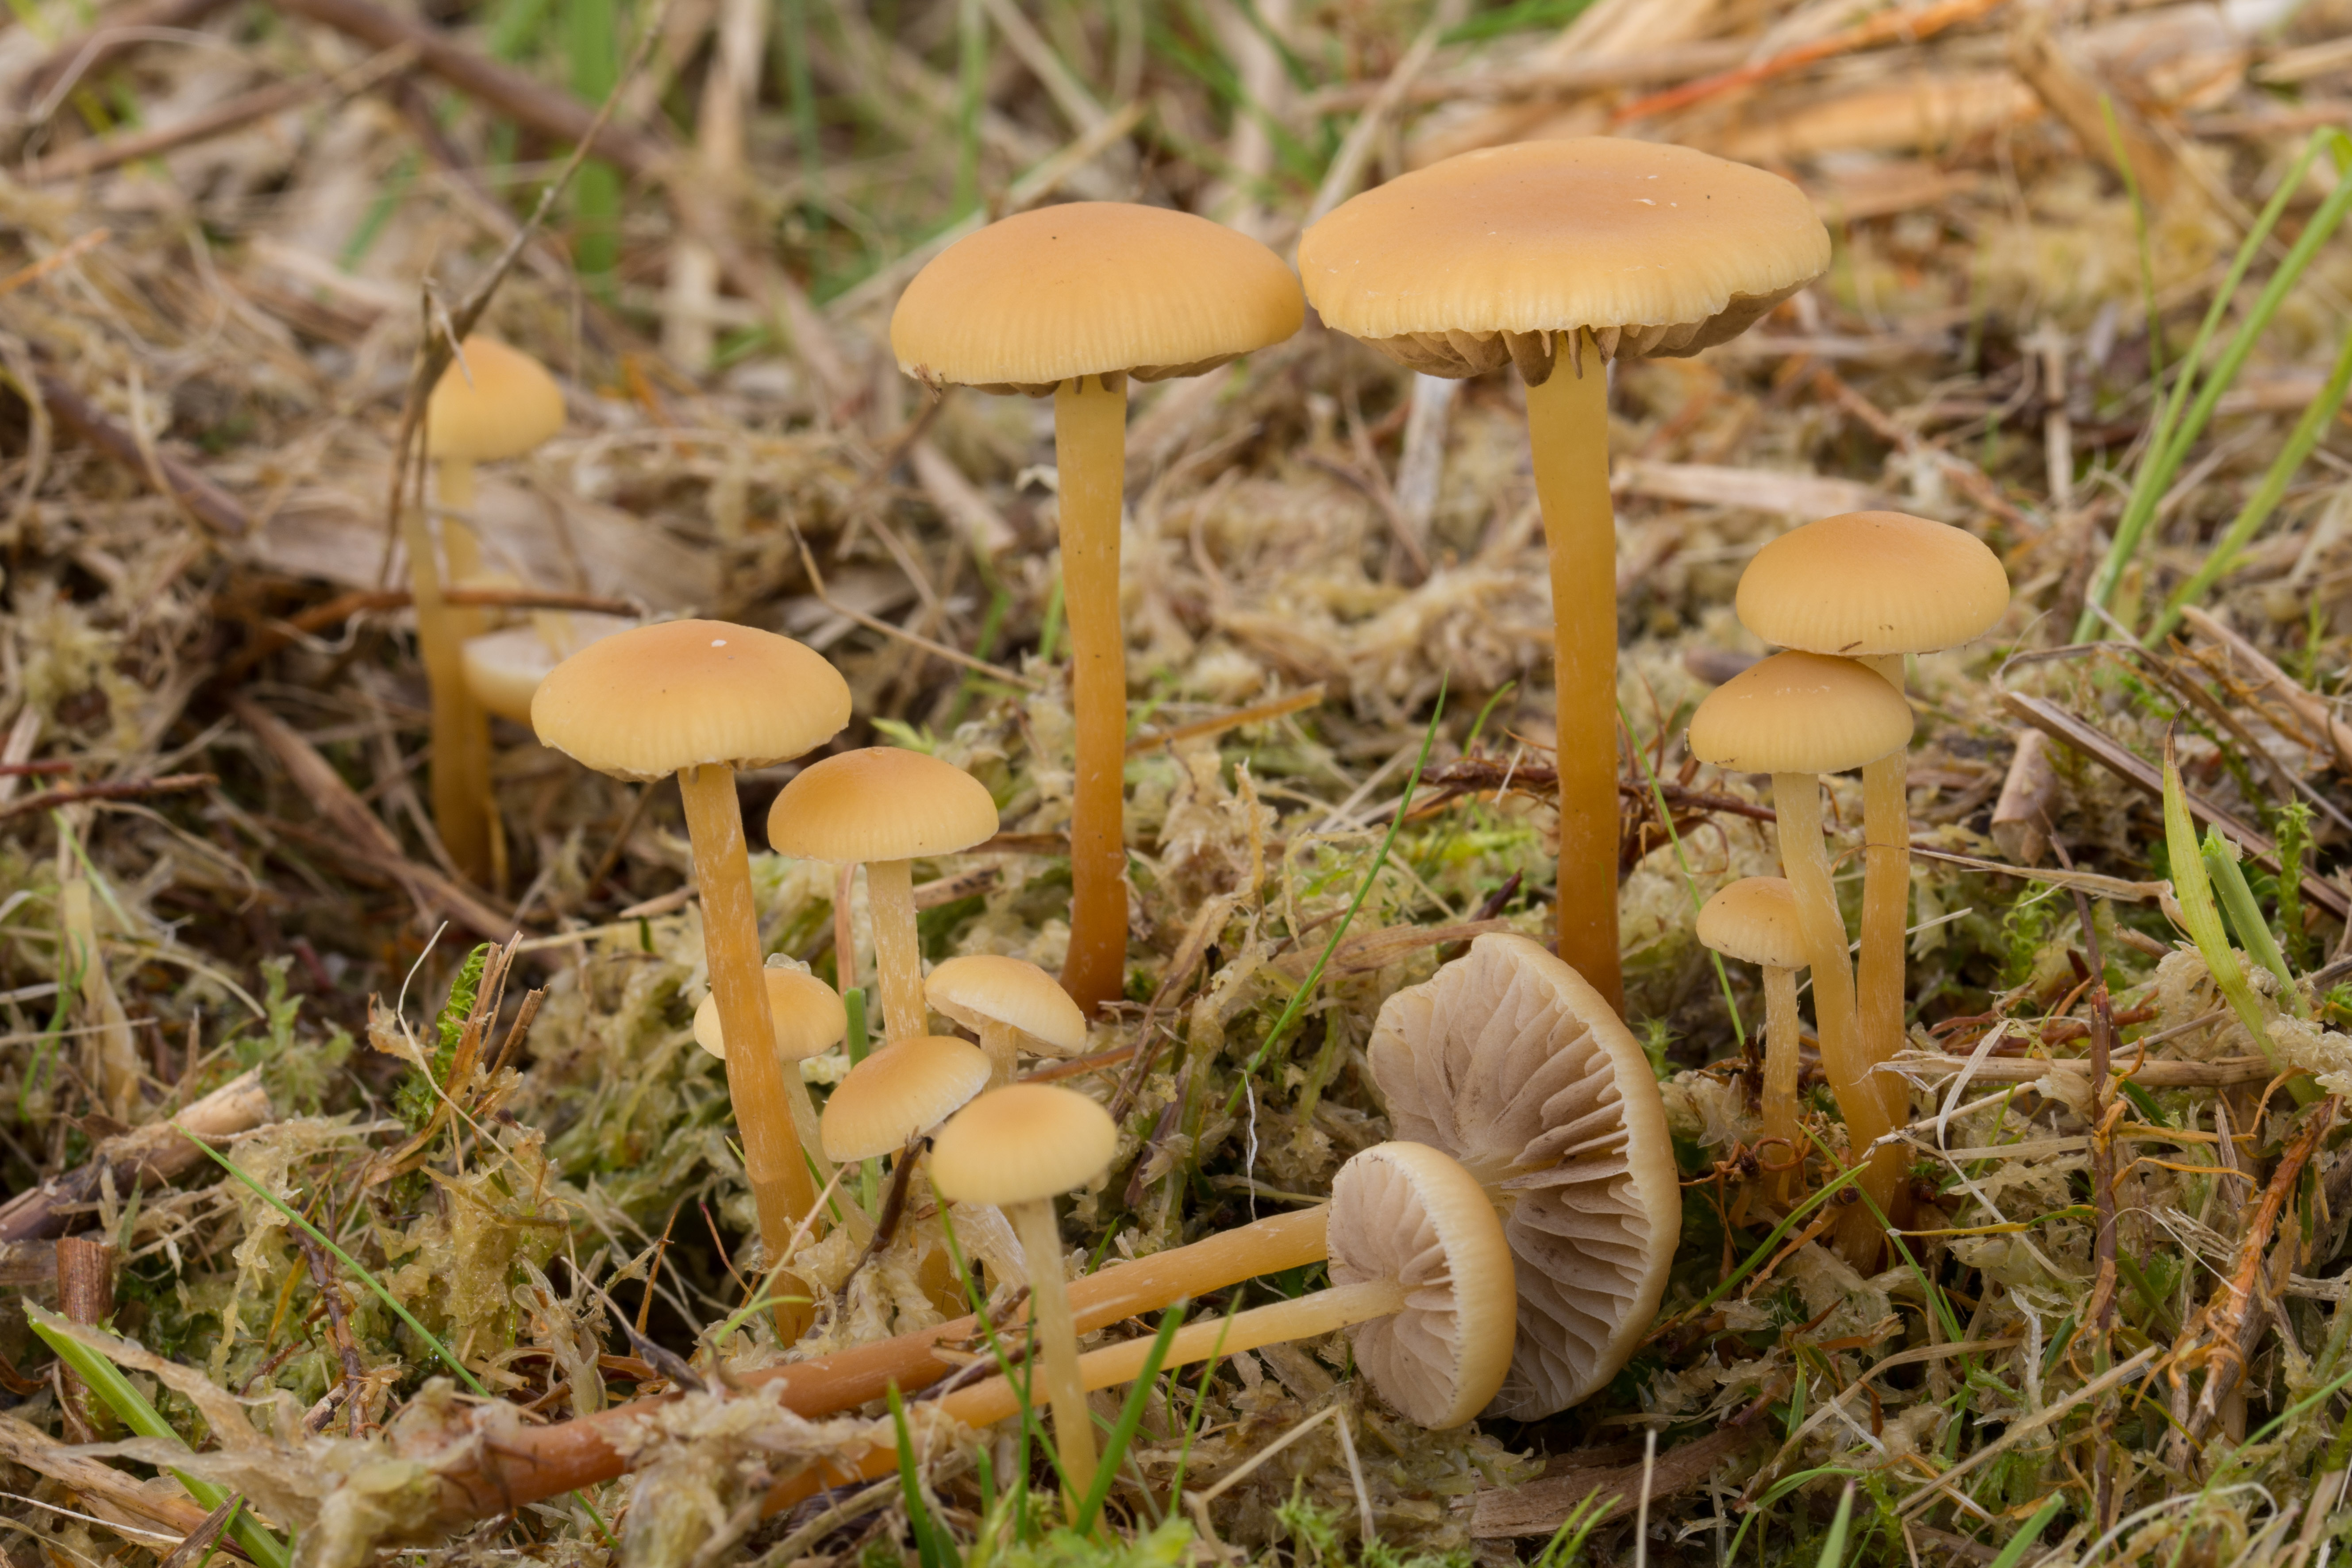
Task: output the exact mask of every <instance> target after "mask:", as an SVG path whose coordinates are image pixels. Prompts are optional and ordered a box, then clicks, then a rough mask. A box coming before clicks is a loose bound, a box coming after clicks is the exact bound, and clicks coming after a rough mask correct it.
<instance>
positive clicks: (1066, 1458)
mask: <svg viewBox="0 0 2352 1568" xmlns="http://www.w3.org/2000/svg"><path fill="white" fill-rule="evenodd" d="M1004 1217H1005V1218H1006V1219H1009V1220H1011V1221H1012V1222H1013V1234H1014V1235H1015V1236H1018V1237H1020V1238H1021V1251H1022V1255H1023V1258H1024V1261H1025V1262H1026V1263H1027V1264H1028V1266H1029V1300H1030V1303H1031V1306H1030V1311H1031V1313H1032V1314H1033V1316H1034V1318H1035V1320H1036V1323H1037V1359H1038V1361H1039V1362H1040V1363H1043V1368H1044V1373H1045V1394H1046V1397H1047V1398H1048V1399H1049V1400H1051V1401H1052V1402H1053V1406H1054V1446H1055V1448H1057V1449H1058V1450H1060V1452H1061V1456H1062V1486H1063V1488H1064V1490H1063V1494H1062V1500H1063V1502H1064V1503H1065V1504H1066V1506H1067V1507H1068V1509H1069V1510H1070V1512H1071V1515H1072V1517H1074V1518H1075V1517H1076V1513H1077V1508H1078V1500H1079V1499H1081V1498H1083V1497H1085V1496H1086V1495H1087V1492H1088V1491H1089V1490H1090V1489H1092V1488H1093V1487H1094V1484H1095V1418H1094V1415H1093V1413H1092V1412H1090V1411H1089V1410H1088V1409H1087V1385H1086V1384H1084V1383H1082V1382H1080V1381H1079V1373H1078V1331H1077V1327H1076V1324H1075V1323H1074V1322H1073V1321H1072V1320H1071V1317H1070V1296H1069V1282H1068V1280H1066V1279H1065V1278H1064V1277H1063V1274H1062V1227H1061V1226H1059V1225H1057V1224H1055V1221H1054V1200H1053V1199H1051V1198H1040V1199H1038V1200H1036V1201H1035V1202H1034V1203H1025V1204H1012V1205H1007V1206H1006V1208H1005V1210H1004ZM1033 1384H1034V1380H1033Z"/></svg>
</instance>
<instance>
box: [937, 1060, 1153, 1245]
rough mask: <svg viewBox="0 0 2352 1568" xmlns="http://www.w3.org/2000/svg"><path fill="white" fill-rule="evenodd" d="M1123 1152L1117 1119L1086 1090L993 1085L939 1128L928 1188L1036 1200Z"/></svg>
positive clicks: (990, 1200) (1003, 1200) (974, 1197)
mask: <svg viewBox="0 0 2352 1568" xmlns="http://www.w3.org/2000/svg"><path fill="white" fill-rule="evenodd" d="M974 1054H975V1055H976V1054H978V1053H974ZM1117 1152H1118V1124H1117V1123H1115V1122H1114V1121H1111V1119H1110V1112H1109V1111H1108V1110H1104V1109H1103V1108H1102V1107H1101V1106H1099V1105H1097V1104H1096V1103H1095V1102H1094V1101H1093V1100H1088V1099H1087V1097H1086V1096H1085V1095H1083V1094H1080V1093H1078V1092H1077V1090H1076V1089H1064V1088H1062V1087H1061V1086H1060V1085H1058V1084H1051V1083H1012V1084H1007V1085H1005V1086H1004V1087H1003V1089H990V1090H989V1091H988V1092H987V1093H986V1094H983V1095H982V1096H981V1097H980V1098H979V1099H977V1100H973V1101H972V1102H971V1104H970V1105H967V1106H965V1107H964V1108H963V1110H961V1112H959V1113H958V1114H957V1115H956V1117H955V1119H954V1120H953V1121H950V1122H949V1123H948V1124H947V1125H946V1126H945V1127H942V1128H940V1135H939V1137H938V1138H937V1139H935V1140H934V1141H933V1142H932V1143H931V1185H933V1186H934V1187H937V1188H938V1189H939V1193H940V1196H941V1197H943V1198H946V1199H947V1200H949V1201H950V1203H959V1204H993V1205H996V1206H997V1207H999V1208H1003V1207H1004V1206H1005V1205H1008V1204H1026V1203H1034V1202H1036V1201H1037V1200H1038V1199H1040V1198H1052V1197H1058V1196H1060V1195H1061V1194H1064V1193H1066V1192H1069V1191H1070V1190H1071V1189H1073V1188H1076V1187H1083V1186H1085V1185H1086V1184H1087V1183H1088V1182H1091V1181H1093V1180H1094V1179H1095V1178H1096V1177H1097V1176H1099V1175H1101V1174H1102V1173H1103V1172H1105V1171H1106V1170H1108V1169H1109V1168H1110V1157H1111V1156H1112V1155H1113V1154H1115V1153H1117Z"/></svg>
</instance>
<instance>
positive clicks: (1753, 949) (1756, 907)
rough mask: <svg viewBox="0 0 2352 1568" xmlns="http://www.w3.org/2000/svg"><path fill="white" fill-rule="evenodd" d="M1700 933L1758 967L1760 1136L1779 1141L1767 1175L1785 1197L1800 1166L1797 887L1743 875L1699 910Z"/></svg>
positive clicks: (1794, 1187) (1801, 955)
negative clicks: (1775, 1167)
mask: <svg viewBox="0 0 2352 1568" xmlns="http://www.w3.org/2000/svg"><path fill="white" fill-rule="evenodd" d="M1698 939H1699V941H1701V942H1705V943H1706V945H1707V946H1708V947H1711V948H1713V949H1714V950H1715V951H1716V952H1719V953H1721V954H1723V955H1724V956H1725V957H1726V958H1734V959H1738V961H1739V962H1740V963H1752V964H1755V965H1756V966H1757V967H1759V968H1760V969H1761V970H1763V971H1764V1097H1763V1100H1764V1103H1763V1113H1764V1114H1763V1121H1764V1138H1763V1142H1766V1143H1778V1144H1779V1145H1780V1149H1779V1150H1778V1152H1777V1157H1776V1159H1775V1161H1774V1163H1785V1164H1786V1166H1787V1168H1786V1169H1784V1170H1782V1171H1780V1173H1777V1174H1776V1175H1775V1176H1774V1177H1773V1180H1772V1191H1773V1195H1774V1196H1776V1197H1777V1198H1779V1199H1780V1202H1782V1203H1784V1204H1785V1203H1787V1202H1789V1201H1790V1198H1791V1197H1792V1196H1794V1195H1795V1194H1796V1192H1797V1191H1798V1190H1799V1186H1800V1177H1801V1168H1800V1164H1799V1162H1798V1159H1797V1152H1798V1148H1799V1145H1798V1142H1797V1068H1798V1052H1799V1044H1798V1034H1799V1031H1800V1027H1801V1026H1800V1025H1799V1023H1798V1019H1797V971H1799V970H1800V969H1802V968H1804V967H1805V932H1804V926H1803V923H1802V922H1801V921H1799V920H1798V918H1797V900H1796V895H1794V894H1793V893H1791V892H1790V890H1789V883H1788V879H1786V878H1782V877H1742V878H1741V879H1739V880H1738V881H1737V882H1733V883H1731V884H1730V885H1729V886H1727V887H1725V888H1722V889H1717V892H1716V895H1715V897H1713V898H1711V899H1709V900H1707V901H1706V907H1705V908H1703V909H1701V910H1699V912H1698Z"/></svg>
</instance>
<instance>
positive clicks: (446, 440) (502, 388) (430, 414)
mask: <svg viewBox="0 0 2352 1568" xmlns="http://www.w3.org/2000/svg"><path fill="white" fill-rule="evenodd" d="M562 428H563V392H562V388H560V387H558V386H557V385H556V384H555V379H554V378H553V377H552V376H551V375H549V374H547V372H546V371H545V370H544V369H542V368H541V365H540V363H539V362H538V361H537V360H535V359H532V358H531V357H530V355H529V354H526V353H520V352H518V351H516V350H514V349H510V348H509V347H507V345H506V344H504V343H502V342H499V341H498V340H497V339H495V338H486V337H479V336H476V337H470V338H467V340H466V342H465V344H464V346H463V348H462V349H461V350H460V351H459V353H458V355H457V358H456V359H455V360H453V361H451V362H450V364H449V368H448V369H447V370H446V371H444V372H442V374H441V379H440V380H439V381H438V382H436V383H435V384H434V387H433V395H432V396H431V397H430V398H428V399H427V400H426V402H425V455H426V456H427V457H428V458H431V459H432V461H433V462H434V463H435V464H436V465H437V468H438V479H439V482H438V485H437V487H436V488H437V489H438V492H439V499H440V503H441V553H442V556H443V559H444V561H445V563H446V575H444V574H442V573H441V572H439V571H436V567H435V563H434V558H433V546H432V542H431V538H430V536H429V535H428V534H426V533H425V531H424V530H423V529H422V527H421V526H419V527H413V528H411V529H410V531H409V535H408V539H407V544H408V573H409V579H410V584H411V586H412V588H413V589H414V599H415V606H416V637H417V643H418V645H419V650H420V652H421V653H422V655H423V658H424V663H425V683H426V685H427V686H428V687H429V688H430V689H431V691H432V701H433V776H432V791H433V820H434V826H435V827H436V830H438V832H439V833H440V835H441V842H442V843H443V845H444V846H446V847H447V849H448V851H449V858H451V859H452V860H455V861H456V862H457V867H458V868H459V869H460V870H462V871H464V872H465V873H466V875H467V876H468V877H472V878H474V879H477V880H479V879H485V878H487V877H488V874H489V871H490V819H489V811H490V737H489V731H488V726H487V723H486V721H485V720H484V718H483V716H482V710H481V707H480V705H479V704H478V702H477V701H476V700H475V699H474V697H473V695H472V693H471V691H470V690H469V689H468V687H467V681H466V678H465V671H464V668H463V653H462V649H463V648H464V646H465V643H466V640H467V638H468V637H474V636H477V635H478V634H479V633H480V631H481V629H482V617H481V613H480V612H479V611H478V610H465V609H453V608H451V607H450V606H449V605H448V602H447V600H446V598H445V597H444V595H443V589H444V587H445V586H446V585H448V584H466V583H469V582H472V581H473V580H474V579H476V578H478V577H479V576H480V575H481V571H482V548H481V541H480V538H479V536H478V533H477V532H476V531H475V528H474V524H473V521H472V513H473V510H474V465H475V464H477V463H485V462H496V461H498V460H499V459H501V458H519V457H520V456H522V455H523V454H524V453H526V452H528V451H530V449H531V448H532V447H537V446H538V445H539V444H540V443H541V442H542V441H545V440H546V439H547V438H548V437H551V436H553V435H554V434H555V433H556V432H557V431H559V430H561V429H562ZM419 521H420V523H421V520H419Z"/></svg>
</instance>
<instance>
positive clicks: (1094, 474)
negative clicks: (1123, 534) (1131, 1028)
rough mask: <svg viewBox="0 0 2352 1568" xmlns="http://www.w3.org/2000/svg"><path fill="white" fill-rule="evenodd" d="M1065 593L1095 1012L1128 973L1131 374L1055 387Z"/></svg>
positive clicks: (1076, 937) (1090, 998) (1085, 971)
mask: <svg viewBox="0 0 2352 1568" xmlns="http://www.w3.org/2000/svg"><path fill="white" fill-rule="evenodd" d="M1054 458H1055V464H1056V466H1057V472H1058V476H1059V484H1060V486H1061V502H1062V522H1061V531H1062V592H1063V603H1064V605H1065V613H1066V615H1067V616H1068V618H1069V628H1070V705H1071V708H1072V710H1073V711H1074V717H1075V718H1076V723H1077V777H1076V783H1075V784H1073V786H1072V790H1071V803H1070V949H1069V956H1068V957H1067V958H1066V960H1065V961H1064V963H1063V965H1062V988H1063V989H1064V990H1065V991H1067V992H1068V993H1069V994H1070V996H1071V998H1072V999H1073V1000H1074V1001H1076V1003H1077V1005H1078V1010H1079V1011H1080V1012H1082V1013H1084V1014H1086V1015H1087V1016H1088V1017H1089V1018H1091V1017H1092V1016H1094V1012H1095V1009H1096V1008H1097V1007H1099V1006H1100V1005H1102V1004H1104V1003H1105V1002H1109V1001H1115V1000H1116V999H1117V998H1118V995H1119V994H1120V993H1121V991H1122V990H1123V989H1124V988H1125V985H1126V980H1127V880H1126V877H1127V836H1126V823H1125V816H1126V795H1127V638H1126V634H1125V633H1124V632H1123V631H1122V630H1121V628H1120V626H1119V618H1118V524H1119V509H1120V505H1121V500H1122V497H1123V493H1124V489H1125V484H1126V474H1127V378H1126V377H1125V376H1124V375H1108V376H1080V377H1078V378H1077V379H1076V380H1075V381H1066V382H1064V383H1063V384H1061V385H1060V386H1058V387H1056V388H1055V392H1054Z"/></svg>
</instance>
